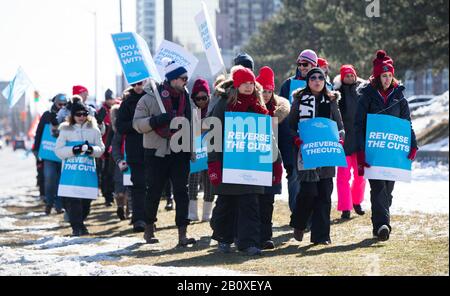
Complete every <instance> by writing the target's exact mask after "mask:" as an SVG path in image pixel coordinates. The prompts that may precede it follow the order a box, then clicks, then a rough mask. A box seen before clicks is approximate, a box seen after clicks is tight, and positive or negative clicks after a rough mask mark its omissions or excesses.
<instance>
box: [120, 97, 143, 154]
mask: <svg viewBox="0 0 450 296" xmlns="http://www.w3.org/2000/svg"><path fill="white" fill-rule="evenodd" d="M143 95H145V92H142V94H137V93H136V92H135V91H134V89H132V88H131V89H128V90H126V91H125V92H124V94H123V101H122V104H120V108H119V111H118V113H117V120H116V126H117V132H118V133H119V134H121V135H123V134H124V135H126V139H125V152H126V154H127V162H143V161H144V146H143V140H142V139H143V136H142V134H140V133H138V132H137V131H136V130H135V129H134V128H133V117H134V111H135V110H136V105H137V103H138V102H139V100H140V99H141V97H142V96H143Z"/></svg>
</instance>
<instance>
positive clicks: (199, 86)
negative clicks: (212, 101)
mask: <svg viewBox="0 0 450 296" xmlns="http://www.w3.org/2000/svg"><path fill="white" fill-rule="evenodd" d="M201 91H204V92H205V93H207V94H208V96H209V95H210V90H209V84H208V81H206V80H205V79H202V78H199V79H197V80H195V82H194V86H193V87H192V92H191V98H193V97H195V96H196V95H197V94H198V93H199V92H201Z"/></svg>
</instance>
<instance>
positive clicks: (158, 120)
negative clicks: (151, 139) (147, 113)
mask: <svg viewBox="0 0 450 296" xmlns="http://www.w3.org/2000/svg"><path fill="white" fill-rule="evenodd" d="M171 120H172V116H171V115H170V114H169V113H162V114H160V115H156V116H152V117H150V119H149V123H150V126H151V127H152V129H157V128H159V127H163V126H166V125H169V123H170V121H171Z"/></svg>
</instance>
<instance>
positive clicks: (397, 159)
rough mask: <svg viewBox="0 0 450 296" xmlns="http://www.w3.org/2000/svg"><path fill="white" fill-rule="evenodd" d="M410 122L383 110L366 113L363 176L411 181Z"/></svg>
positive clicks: (375, 178)
mask: <svg viewBox="0 0 450 296" xmlns="http://www.w3.org/2000/svg"><path fill="white" fill-rule="evenodd" d="M410 148H411V123H410V122H409V121H408V120H405V119H400V118H398V117H394V116H390V115H382V114H367V126H366V161H367V163H368V164H369V165H370V166H371V167H370V168H365V169H364V177H365V178H367V179H374V180H389V181H403V182H411V160H409V159H408V154H409V151H410Z"/></svg>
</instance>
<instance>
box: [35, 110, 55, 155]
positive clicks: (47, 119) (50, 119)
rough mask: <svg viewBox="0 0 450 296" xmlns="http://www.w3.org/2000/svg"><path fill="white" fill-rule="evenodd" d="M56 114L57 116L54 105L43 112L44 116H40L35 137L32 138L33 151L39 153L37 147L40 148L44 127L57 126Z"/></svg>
mask: <svg viewBox="0 0 450 296" xmlns="http://www.w3.org/2000/svg"><path fill="white" fill-rule="evenodd" d="M56 114H58V109H57V108H56V106H55V105H52V107H51V108H50V110H49V111H45V112H44V114H42V117H41V119H40V121H39V124H38V126H37V129H36V136H35V137H34V145H33V151H39V147H41V141H42V134H43V133H44V128H45V125H47V124H52V125H54V126H58V121H57V120H56Z"/></svg>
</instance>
